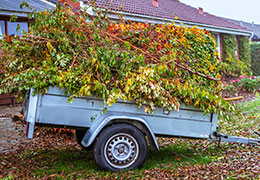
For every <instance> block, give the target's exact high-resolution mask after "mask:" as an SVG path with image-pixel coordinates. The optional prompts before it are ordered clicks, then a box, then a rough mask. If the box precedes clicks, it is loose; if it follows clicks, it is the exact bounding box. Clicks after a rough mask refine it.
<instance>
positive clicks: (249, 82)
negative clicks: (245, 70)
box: [232, 75, 260, 92]
mask: <svg viewBox="0 0 260 180" xmlns="http://www.w3.org/2000/svg"><path fill="white" fill-rule="evenodd" d="M232 85H233V86H235V87H237V88H239V87H240V89H242V90H244V91H248V92H255V91H257V90H258V89H259V88H260V78H259V77H258V78H256V77H255V76H252V77H248V76H245V75H243V76H240V79H236V80H233V84H232Z"/></svg>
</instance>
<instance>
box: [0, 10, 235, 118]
mask: <svg viewBox="0 0 260 180" xmlns="http://www.w3.org/2000/svg"><path fill="white" fill-rule="evenodd" d="M93 9H94V10H95V12H96V13H95V15H94V16H92V15H90V14H88V13H87V11H81V12H74V11H72V10H71V9H70V8H69V7H67V6H60V5H57V7H56V9H55V10H46V11H43V12H41V13H34V14H33V17H34V20H33V22H32V23H31V24H30V29H29V32H24V34H23V35H22V37H18V36H15V37H14V38H13V39H12V41H11V43H10V42H7V41H5V40H3V41H2V42H1V44H2V46H1V49H2V50H3V52H4V55H3V57H1V61H0V66H1V67H0V69H1V75H0V82H1V86H0V94H1V93H7V92H8V93H12V92H20V95H21V96H23V94H24V93H25V92H26V91H27V90H29V89H30V88H34V89H35V90H36V92H38V93H40V92H41V93H44V92H46V91H47V90H48V87H50V86H58V87H59V88H61V89H63V88H64V89H65V93H66V94H67V95H70V98H69V101H71V100H73V98H75V97H81V96H98V97H103V99H104V105H106V104H108V105H109V106H111V105H112V104H113V103H115V102H116V101H117V100H118V99H122V100H129V101H132V100H135V102H136V104H137V105H138V106H139V107H141V106H144V108H145V111H146V112H148V113H151V112H153V111H154V110H155V107H156V106H159V107H163V108H167V109H169V110H173V109H178V108H179V107H180V102H183V103H185V104H186V105H192V106H195V107H198V108H201V109H203V110H204V112H206V113H209V112H215V113H217V114H220V115H222V116H224V117H225V118H228V112H230V111H233V110H234V108H233V107H232V106H231V105H230V104H229V103H227V102H226V101H224V100H223V98H222V97H221V95H220V94H219V92H220V91H221V88H222V83H221V81H220V78H221V76H220V71H219V68H220V65H221V64H220V61H219V59H218V54H217V51H216V44H215V41H214V38H213V37H212V36H211V34H210V33H209V32H208V31H205V30H200V29H197V28H190V27H180V26H175V25H174V23H172V24H165V25H154V24H147V23H134V22H130V21H123V20H122V21H121V22H117V23H116V22H113V21H111V20H110V19H109V18H107V16H106V14H104V13H102V12H101V11H99V10H97V9H95V8H93Z"/></svg>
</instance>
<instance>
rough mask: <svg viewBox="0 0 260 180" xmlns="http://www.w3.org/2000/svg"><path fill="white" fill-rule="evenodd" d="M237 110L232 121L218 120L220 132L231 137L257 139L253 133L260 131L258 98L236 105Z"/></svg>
mask: <svg viewBox="0 0 260 180" xmlns="http://www.w3.org/2000/svg"><path fill="white" fill-rule="evenodd" d="M237 109H238V114H237V115H234V120H233V121H230V122H227V121H226V120H223V119H220V120H219V126H220V130H221V131H222V132H223V133H227V134H231V135H238V136H245V137H254V138H256V137H258V136H257V135H255V134H254V133H253V131H260V97H259V96H257V98H256V99H255V100H254V101H250V102H246V103H241V104H239V105H237Z"/></svg>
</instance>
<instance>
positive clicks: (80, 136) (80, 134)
mask: <svg viewBox="0 0 260 180" xmlns="http://www.w3.org/2000/svg"><path fill="white" fill-rule="evenodd" d="M86 132H87V131H85V130H79V129H76V140H77V142H78V143H79V145H80V146H81V147H82V148H83V149H84V150H87V151H91V150H92V149H93V145H90V146H89V147H84V146H83V145H82V144H81V141H82V139H83V138H84V136H85V134H86Z"/></svg>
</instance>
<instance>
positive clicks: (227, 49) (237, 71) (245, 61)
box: [222, 34, 251, 76]
mask: <svg viewBox="0 0 260 180" xmlns="http://www.w3.org/2000/svg"><path fill="white" fill-rule="evenodd" d="M246 39H247V37H243V36H241V37H240V38H238V41H237V38H236V36H235V35H230V34H223V35H222V60H223V64H222V70H223V74H224V75H226V76H240V75H242V74H247V75H250V74H251V70H250V56H249V55H248V53H249V48H248V46H249V41H248V40H246ZM238 48H239V52H240V53H239V58H238V57H237V52H238Z"/></svg>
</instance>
